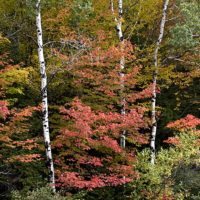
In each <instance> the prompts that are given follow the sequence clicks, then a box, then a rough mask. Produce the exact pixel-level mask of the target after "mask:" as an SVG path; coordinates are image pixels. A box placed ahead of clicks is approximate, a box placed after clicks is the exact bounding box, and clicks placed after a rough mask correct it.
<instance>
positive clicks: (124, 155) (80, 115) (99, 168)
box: [53, 98, 147, 189]
mask: <svg viewBox="0 0 200 200" xmlns="http://www.w3.org/2000/svg"><path fill="white" fill-rule="evenodd" d="M60 112H61V114H62V115H63V118H64V120H65V121H66V127H65V128H63V129H62V130H61V131H60V134H59V136H57V138H56V139H55V141H54V142H53V148H54V149H55V150H56V151H57V154H58V156H57V157H56V160H55V163H56V166H58V169H59V170H57V176H58V180H57V185H58V187H64V188H79V189H80V188H87V189H93V188H96V187H103V186H116V185H121V184H123V183H126V182H130V181H131V180H133V179H135V178H136V177H137V173H136V172H135V171H134V167H133V165H134V160H135V159H136V158H135V156H134V154H133V151H134V149H133V148H132V150H130V152H129V150H127V151H125V150H124V149H122V148H121V147H120V146H119V138H120V133H121V131H122V130H124V129H126V130H128V137H130V138H132V140H135V141H134V142H135V143H138V144H144V143H146V142H147V138H146V137H145V136H141V135H140V134H139V133H138V130H139V129H140V128H141V127H144V126H145V123H144V121H143V119H142V117H143V112H144V110H142V109H141V110H139V111H137V110H134V109H133V110H131V111H130V112H129V113H128V114H127V115H126V116H125V117H124V118H123V117H122V116H121V115H120V114H119V113H112V112H108V113H103V112H100V111H96V112H95V111H92V109H91V108H90V107H89V106H86V105H84V104H83V103H81V101H80V100H79V99H77V98H76V99H74V101H73V102H72V103H71V104H70V108H69V109H66V108H64V107H61V109H60Z"/></svg>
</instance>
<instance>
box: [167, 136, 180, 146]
mask: <svg viewBox="0 0 200 200" xmlns="http://www.w3.org/2000/svg"><path fill="white" fill-rule="evenodd" d="M163 142H164V143H167V144H173V145H178V144H180V139H179V138H178V137H169V138H168V139H167V140H164V141H163Z"/></svg>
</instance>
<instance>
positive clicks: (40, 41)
mask: <svg viewBox="0 0 200 200" xmlns="http://www.w3.org/2000/svg"><path fill="white" fill-rule="evenodd" d="M40 4H41V2H40V0H38V1H37V3H36V27H37V42H38V58H39V66H40V74H41V93H42V115H43V116H42V125H43V135H44V142H45V150H46V157H47V166H48V170H49V181H50V184H51V187H52V189H53V191H54V192H55V175H54V165H53V159H52V152H51V145H50V133H49V118H48V117H49V116H48V96H47V75H46V65H45V59H44V50H43V38H42V20H41V6H40Z"/></svg>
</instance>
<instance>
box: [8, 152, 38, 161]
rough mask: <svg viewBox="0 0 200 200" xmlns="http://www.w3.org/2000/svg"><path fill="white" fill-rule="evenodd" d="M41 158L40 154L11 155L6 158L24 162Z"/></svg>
mask: <svg viewBox="0 0 200 200" xmlns="http://www.w3.org/2000/svg"><path fill="white" fill-rule="evenodd" d="M38 160H41V155H40V154H25V155H18V156H13V157H11V158H9V159H8V161H9V162H16V161H19V162H24V163H30V162H33V161H38Z"/></svg>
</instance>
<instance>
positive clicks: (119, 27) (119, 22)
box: [110, 0, 126, 148]
mask: <svg viewBox="0 0 200 200" xmlns="http://www.w3.org/2000/svg"><path fill="white" fill-rule="evenodd" d="M110 7H111V12H112V14H113V15H114V4H113V0H110ZM122 15H123V0H118V18H116V17H115V18H114V20H115V22H116V24H117V25H116V30H117V35H118V38H119V42H120V51H121V53H122V55H121V58H120V74H119V76H120V90H121V91H120V101H121V103H120V104H121V105H120V106H121V111H120V113H121V115H123V116H125V115H126V109H125V104H126V100H125V97H124V73H123V70H124V68H125V58H124V55H123V51H124V36H123V32H122ZM120 146H121V147H122V148H125V147H126V131H125V130H123V132H122V134H121V138H120Z"/></svg>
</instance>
